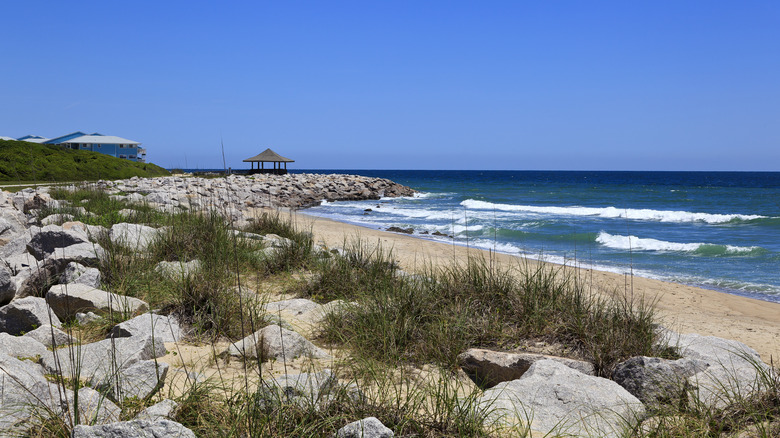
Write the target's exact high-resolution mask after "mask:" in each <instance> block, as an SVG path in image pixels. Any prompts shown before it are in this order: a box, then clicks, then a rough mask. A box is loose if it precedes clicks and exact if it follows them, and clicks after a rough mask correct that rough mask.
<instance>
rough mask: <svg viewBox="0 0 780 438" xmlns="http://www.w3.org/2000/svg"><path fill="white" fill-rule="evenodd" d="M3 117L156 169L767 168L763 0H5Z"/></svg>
mask: <svg viewBox="0 0 780 438" xmlns="http://www.w3.org/2000/svg"><path fill="white" fill-rule="evenodd" d="M0 16H2V17H3V20H2V22H3V24H2V29H3V31H2V37H1V38H0V62H1V63H2V66H1V67H0V99H1V100H0V101H1V102H2V103H1V104H0V135H4V136H10V137H21V136H23V135H26V134H37V135H41V136H44V137H55V136H59V135H63V134H66V133H70V132H73V131H84V132H89V133H91V132H100V133H103V134H107V135H117V136H120V137H125V138H129V139H132V140H136V141H139V142H141V143H142V144H143V146H145V147H146V148H147V151H148V156H147V158H148V160H149V161H151V162H154V163H157V164H159V165H162V166H164V167H185V166H187V167H190V168H221V167H222V154H221V151H220V141H221V140H222V141H224V146H225V155H226V158H227V165H228V166H231V167H234V168H243V167H247V166H246V165H245V164H244V163H242V162H241V160H242V159H244V158H247V157H250V156H253V155H255V154H257V153H259V152H261V151H262V150H264V149H265V148H267V147H270V148H272V149H274V150H275V151H276V152H278V153H279V154H281V155H284V156H287V157H290V158H292V159H294V160H296V163H294V164H293V165H291V168H306V169H312V168H322V169H329V168H341V169H517V170H524V169H549V170H569V169H572V170H772V171H778V170H780V2H778V1H775V0H772V1H749V0H746V1H712V0H706V1H705V0H702V1H684V0H674V1H646V2H633V1H628V2H627V1H580V0H575V1H535V2H531V1H519V0H517V1H505V2H502V1H485V2H479V1H462V2H461V1H440V2H434V1H419V0H414V1H366V0H358V1H308V2H298V1H288V0H284V1H273V2H271V1H251V2H239V1H219V2H217V1H210V2H201V1H192V0H189V1H139V0H135V1H121V2H120V1H105V0H101V1H36V0H25V1H3V2H2V3H0Z"/></svg>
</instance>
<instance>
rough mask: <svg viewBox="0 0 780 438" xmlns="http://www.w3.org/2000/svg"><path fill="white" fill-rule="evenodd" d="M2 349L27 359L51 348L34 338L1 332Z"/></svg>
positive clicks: (18, 357) (42, 353) (0, 344)
mask: <svg viewBox="0 0 780 438" xmlns="http://www.w3.org/2000/svg"><path fill="white" fill-rule="evenodd" d="M0 351H3V352H4V353H5V354H7V355H9V356H12V357H15V358H17V359H25V358H35V357H37V356H43V355H44V354H46V352H47V351H49V350H47V349H46V346H45V345H43V344H41V343H40V342H38V341H36V340H35V339H33V338H27V337H24V336H12V335H9V334H8V333H0Z"/></svg>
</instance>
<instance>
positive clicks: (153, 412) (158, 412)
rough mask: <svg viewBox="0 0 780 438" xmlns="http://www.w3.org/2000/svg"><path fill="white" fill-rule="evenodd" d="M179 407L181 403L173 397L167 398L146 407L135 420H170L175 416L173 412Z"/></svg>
mask: <svg viewBox="0 0 780 438" xmlns="http://www.w3.org/2000/svg"><path fill="white" fill-rule="evenodd" d="M178 407H179V404H178V403H176V402H175V401H173V400H171V399H167V398H166V399H165V400H163V401H161V402H159V403H157V404H155V405H152V406H149V407H148V408H146V409H144V410H143V411H141V412H140V413H138V415H136V416H135V418H134V420H147V421H159V420H169V419H171V418H172V417H173V413H174V411H175V410H176V408H178Z"/></svg>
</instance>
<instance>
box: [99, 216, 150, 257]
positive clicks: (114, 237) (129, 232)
mask: <svg viewBox="0 0 780 438" xmlns="http://www.w3.org/2000/svg"><path fill="white" fill-rule="evenodd" d="M158 235H159V231H158V230H157V229H156V228H152V227H149V226H146V225H141V224H128V223H124V222H122V223H119V224H114V225H113V226H112V227H111V230H110V231H109V232H108V236H109V237H110V238H111V242H113V243H118V244H120V245H124V246H126V247H128V248H131V249H134V250H137V251H144V250H146V248H147V247H148V246H149V245H150V244H151V243H152V242H154V241H155V239H157V236H158Z"/></svg>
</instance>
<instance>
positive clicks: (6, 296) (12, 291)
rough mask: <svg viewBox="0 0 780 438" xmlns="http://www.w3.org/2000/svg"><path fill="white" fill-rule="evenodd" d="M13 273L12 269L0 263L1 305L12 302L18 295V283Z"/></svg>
mask: <svg viewBox="0 0 780 438" xmlns="http://www.w3.org/2000/svg"><path fill="white" fill-rule="evenodd" d="M11 274H12V272H11V270H10V269H9V268H8V267H7V266H6V265H5V264H4V263H0V306H2V305H3V304H6V303H10V302H11V300H13V299H14V297H15V296H16V283H15V282H14V280H13V278H12V277H13V276H12V275H11Z"/></svg>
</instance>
